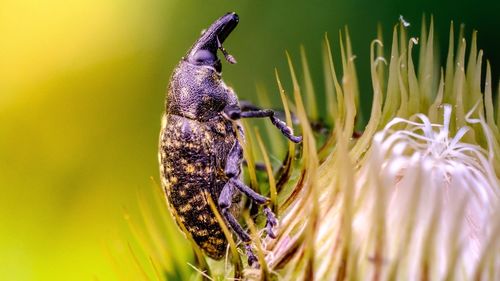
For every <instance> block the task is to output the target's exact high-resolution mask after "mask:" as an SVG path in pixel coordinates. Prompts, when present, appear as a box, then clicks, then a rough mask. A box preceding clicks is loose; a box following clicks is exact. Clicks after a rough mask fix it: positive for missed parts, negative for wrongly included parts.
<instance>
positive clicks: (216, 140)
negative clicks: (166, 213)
mask: <svg viewBox="0 0 500 281" xmlns="http://www.w3.org/2000/svg"><path fill="white" fill-rule="evenodd" d="M238 22H239V17H238V15H237V14H236V13H234V12H233V13H227V14H225V15H223V16H222V17H220V18H219V19H217V20H216V21H215V22H214V23H213V24H212V25H211V26H210V27H209V28H208V29H206V30H205V31H204V32H203V33H202V35H201V36H200V37H199V39H198V40H197V41H196V42H195V43H194V44H193V46H192V47H191V48H190V49H189V51H188V52H187V55H186V56H184V57H183V58H182V59H181V60H180V62H179V64H178V65H177V66H176V68H175V69H174V71H173V74H172V76H171V79H170V83H169V85H168V90H167V98H166V104H165V113H164V115H163V118H162V127H161V132H160V143H159V162H160V163H159V164H160V177H161V182H162V187H163V189H164V191H165V194H166V198H167V202H168V206H169V209H170V211H171V213H172V214H173V216H174V218H175V220H176V221H177V223H178V224H179V225H182V226H183V227H182V228H183V229H184V230H186V231H187V232H189V233H186V234H187V235H191V236H192V238H193V240H194V241H195V242H196V244H197V245H198V246H199V247H200V248H201V249H202V250H203V252H204V253H205V254H206V255H207V256H209V257H211V258H213V259H215V260H219V259H221V258H222V257H223V256H224V254H225V252H226V247H227V240H226V237H225V236H224V233H223V231H222V228H221V226H220V225H219V222H218V221H217V219H216V216H215V215H214V213H213V212H212V209H211V207H210V205H209V201H208V197H210V198H211V199H212V200H213V202H216V205H217V208H218V211H219V212H220V213H221V214H222V216H223V218H224V222H225V223H226V225H228V226H229V227H230V229H232V230H233V232H234V233H235V234H236V236H237V237H238V238H239V239H240V240H241V241H242V242H243V244H244V247H245V252H246V254H247V257H248V264H249V265H252V264H254V263H255V262H257V258H256V257H255V254H254V252H253V250H252V246H251V239H250V236H249V235H248V233H247V232H246V231H245V230H244V229H243V228H242V226H241V225H240V224H239V223H238V220H237V217H238V213H239V200H240V197H241V193H243V194H245V195H246V196H248V197H249V198H250V199H251V200H252V201H253V202H255V203H257V204H259V205H264V208H263V212H264V214H265V215H266V219H267V221H266V232H267V235H268V236H270V237H272V238H275V237H276V235H275V229H274V228H276V227H277V224H278V221H277V219H276V217H275V215H274V213H273V212H272V211H271V209H270V208H269V207H268V206H267V205H268V203H269V199H268V198H266V197H264V196H262V195H260V194H258V193H257V192H255V191H254V190H252V189H251V188H250V187H248V186H247V185H245V184H244V183H243V182H242V179H241V169H242V168H241V167H242V161H243V149H242V145H243V143H242V142H244V135H243V130H242V127H241V124H240V121H239V119H241V118H265V117H266V118H269V119H270V120H271V122H272V124H274V125H275V126H276V127H277V128H278V129H280V130H281V132H282V133H283V135H284V136H286V137H287V138H288V139H290V140H291V141H293V142H295V143H298V142H301V140H302V137H301V136H294V135H293V132H292V129H291V128H290V127H288V126H287V125H286V123H285V122H283V121H281V120H279V119H278V118H277V117H275V116H274V111H272V110H270V109H257V108H250V109H249V110H246V108H245V107H240V105H239V102H238V98H237V96H236V94H235V93H234V91H233V90H232V89H231V88H229V87H228V86H226V84H225V83H224V81H223V80H222V64H221V61H220V59H219V58H218V56H217V51H218V50H221V52H222V54H223V55H224V57H225V58H226V60H227V61H228V62H229V63H231V64H233V63H236V60H235V59H234V57H232V56H231V55H229V54H228V52H227V51H226V50H225V49H224V47H223V46H222V43H224V41H225V40H226V38H227V37H228V36H229V34H230V33H231V32H232V31H233V30H234V28H235V27H236V25H237V24H238Z"/></svg>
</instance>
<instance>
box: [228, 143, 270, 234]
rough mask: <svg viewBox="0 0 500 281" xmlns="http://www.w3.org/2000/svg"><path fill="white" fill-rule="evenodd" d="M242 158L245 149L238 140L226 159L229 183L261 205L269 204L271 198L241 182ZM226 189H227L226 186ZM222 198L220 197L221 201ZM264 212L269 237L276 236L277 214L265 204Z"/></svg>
mask: <svg viewBox="0 0 500 281" xmlns="http://www.w3.org/2000/svg"><path fill="white" fill-rule="evenodd" d="M242 159H243V149H242V148H241V145H240V144H239V143H238V142H236V143H235V144H234V145H233V147H232V148H231V151H230V152H229V155H228V157H227V160H226V168H225V169H224V173H225V174H226V176H227V177H228V178H229V180H228V184H230V185H231V186H232V187H236V188H238V189H239V190H240V191H241V192H243V193H244V194H245V195H246V196H248V197H249V198H250V199H252V201H254V202H255V203H257V204H259V205H265V204H268V203H269V199H268V198H267V197H264V196H262V195H260V194H259V193H257V192H255V191H254V190H253V189H251V188H250V187H248V186H246V185H245V184H244V183H243V182H241V180H239V178H238V176H239V175H240V171H241V170H240V167H241V161H242ZM226 185H227V184H226ZM224 189H226V187H225V186H224ZM227 189H229V188H227ZM224 191H225V190H223V191H222V193H221V195H220V196H221V198H222V197H223V196H222V195H223V193H224ZM226 192H227V191H226ZM231 195H232V194H231ZM225 196H227V195H225ZM221 198H219V201H220V199H221ZM230 198H231V197H230ZM223 203H224V202H223ZM221 207H222V206H221ZM264 214H266V232H267V234H268V235H269V237H271V238H276V234H275V232H274V230H273V228H274V227H276V226H277V225H278V220H277V219H276V216H275V215H274V213H273V212H272V211H271V209H270V208H269V207H268V206H264Z"/></svg>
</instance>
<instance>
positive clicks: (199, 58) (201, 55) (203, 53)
mask: <svg viewBox="0 0 500 281" xmlns="http://www.w3.org/2000/svg"><path fill="white" fill-rule="evenodd" d="M193 60H194V63H196V64H213V63H214V62H215V61H216V60H217V57H216V56H215V55H214V54H213V53H212V52H210V51H207V50H203V49H201V50H198V51H197V52H196V53H195V54H194V56H193Z"/></svg>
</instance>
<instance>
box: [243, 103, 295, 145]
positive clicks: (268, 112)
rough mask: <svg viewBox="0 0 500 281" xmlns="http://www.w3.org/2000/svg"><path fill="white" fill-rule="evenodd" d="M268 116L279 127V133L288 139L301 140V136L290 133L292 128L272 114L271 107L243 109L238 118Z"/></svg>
mask: <svg viewBox="0 0 500 281" xmlns="http://www.w3.org/2000/svg"><path fill="white" fill-rule="evenodd" d="M264 117H269V119H271V123H273V125H274V126H276V128H278V129H280V131H281V133H282V134H283V135H284V136H285V137H287V138H288V139H289V140H291V141H293V142H295V143H299V142H301V141H302V137H301V136H294V135H293V134H292V129H290V127H288V126H287V125H286V123H285V122H283V121H281V120H280V119H278V118H276V117H275V116H274V111H273V110H271V109H261V110H254V111H243V112H241V113H240V118H264Z"/></svg>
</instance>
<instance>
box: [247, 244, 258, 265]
mask: <svg viewBox="0 0 500 281" xmlns="http://www.w3.org/2000/svg"><path fill="white" fill-rule="evenodd" d="M245 251H246V253H247V257H248V265H250V266H253V267H256V268H259V262H258V260H257V257H256V256H255V254H254V253H253V250H252V246H251V245H250V244H246V245H245Z"/></svg>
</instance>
